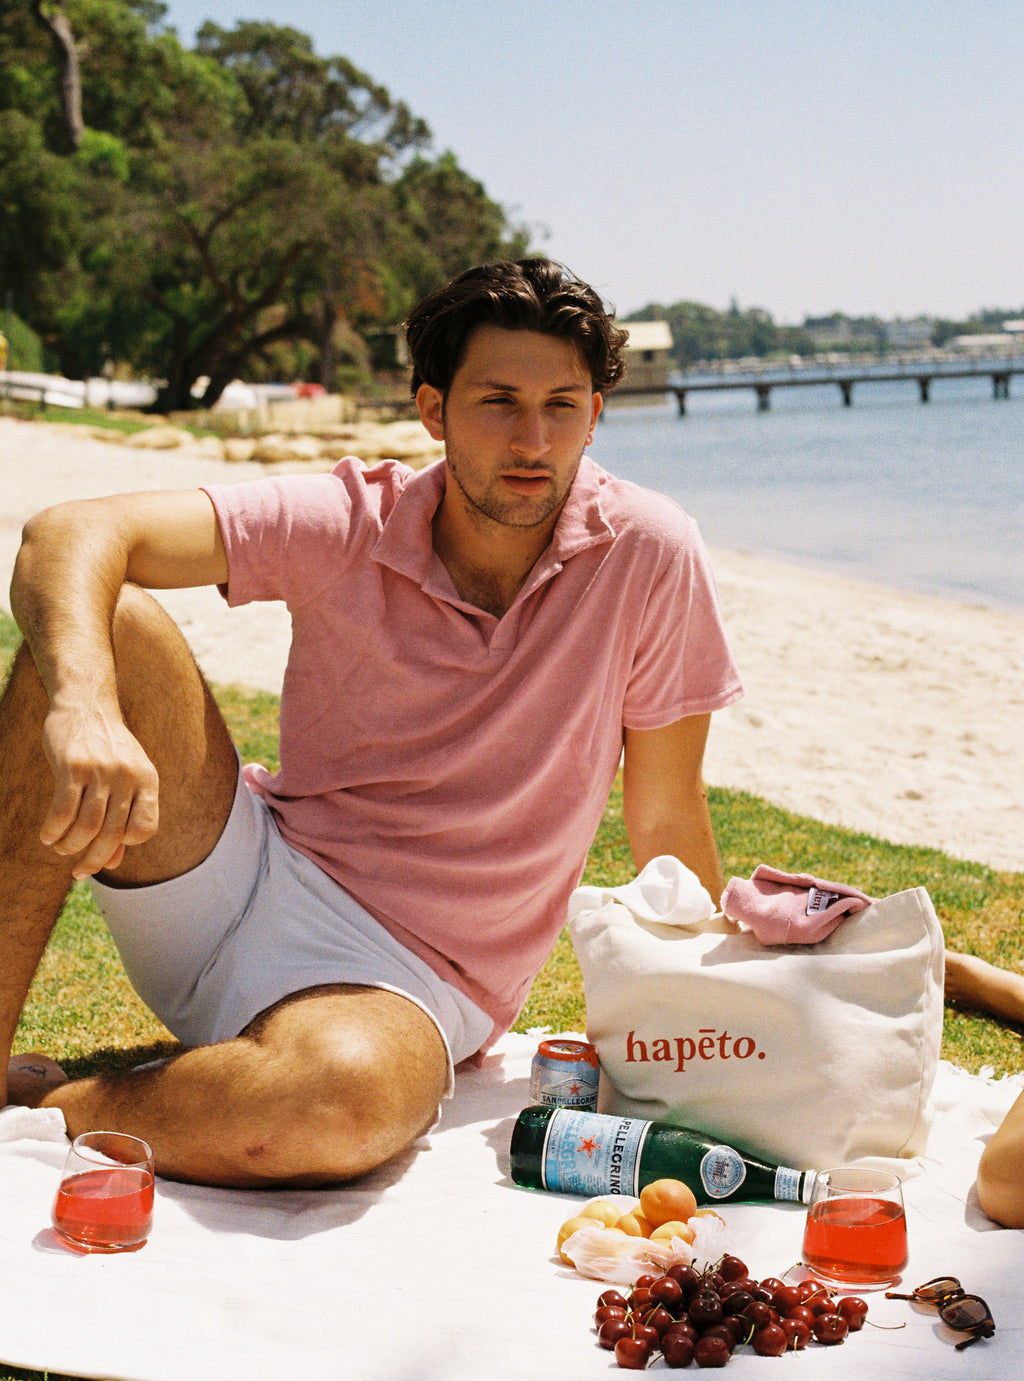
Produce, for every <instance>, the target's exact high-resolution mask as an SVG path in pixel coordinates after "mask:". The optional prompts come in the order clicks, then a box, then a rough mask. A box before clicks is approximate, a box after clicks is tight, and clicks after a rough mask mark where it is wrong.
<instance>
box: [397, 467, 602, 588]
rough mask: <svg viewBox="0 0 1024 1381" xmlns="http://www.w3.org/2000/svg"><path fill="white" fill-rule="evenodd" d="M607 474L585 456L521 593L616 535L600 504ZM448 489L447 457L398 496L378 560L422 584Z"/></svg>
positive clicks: (429, 566)
mask: <svg viewBox="0 0 1024 1381" xmlns="http://www.w3.org/2000/svg"><path fill="white" fill-rule="evenodd" d="M603 477H604V471H603V470H601V469H600V467H599V466H597V465H595V464H594V462H593V461H592V460H591V459H590V457H589V456H584V457H583V459H582V460H581V461H580V468H579V470H578V471H577V472H576V478H575V479H574V480H573V484H572V488H571V489H570V490H569V497H568V499H567V500H566V502H565V507H564V508H563V509H562V512H561V513H560V514H559V518H558V522H557V524H556V525H555V530H554V532H553V534H552V536H551V541H550V542H549V543H548V546H547V547H546V548H545V550H544V551H543V552H542V553H541V554H540V556H539V558H538V559H537V563H536V565H535V566H534V568H533V571H532V572H531V573H530V577H529V579H528V581H527V583H526V585H525V586H524V588H523V590H521V591H520V596H522V595H524V594H526V593H528V592H529V591H530V590H532V589H536V588H537V586H538V585H539V584H540V583H541V582H542V581H544V580H547V579H550V577H551V576H553V575H555V574H557V572H558V571H560V570H561V569H562V566H563V565H564V564H565V562H566V561H568V560H569V559H570V558H571V557H573V556H576V555H577V553H579V552H581V551H585V550H586V549H587V548H588V547H595V546H600V545H602V544H603V543H607V542H611V541H612V540H613V539H614V537H615V529H614V528H613V527H612V525H611V523H610V522H609V520H608V518H607V516H606V514H605V512H604V509H603V507H602V503H601V498H602V494H601V491H602V488H603V485H602V480H603ZM444 490H445V465H444V461H443V460H439V461H436V462H435V463H434V464H433V465H428V466H427V467H426V468H425V469H423V470H418V471H417V472H416V473H415V474H414V475H413V476H412V477H411V478H410V479H409V480H408V482H407V483H406V485H405V487H404V488H403V490H402V492H401V493H400V494H399V496H398V498H397V499H396V500H395V504H394V507H393V508H392V510H391V512H390V514H389V515H388V516H387V518H386V519H385V520H384V528H383V531H382V532H381V535H380V537H379V538H378V539H377V542H376V545H375V546H374V549H373V558H374V560H375V561H378V562H380V564H381V565H382V566H388V567H390V569H391V570H394V571H397V572H398V573H399V574H400V575H404V576H407V577H408V578H409V579H410V580H415V581H416V583H417V584H419V585H421V586H423V587H424V588H426V587H427V584H428V581H429V578H430V573H431V569H432V567H433V566H434V564H435V562H436V560H437V558H436V557H435V555H434V547H433V531H432V524H433V518H434V514H435V513H436V512H437V506H438V504H439V503H440V502H441V499H442V496H443V495H444ZM438 564H439V563H438ZM430 583H431V584H432V583H433V582H430ZM435 593H436V591H435Z"/></svg>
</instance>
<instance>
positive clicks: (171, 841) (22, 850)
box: [0, 587, 238, 1092]
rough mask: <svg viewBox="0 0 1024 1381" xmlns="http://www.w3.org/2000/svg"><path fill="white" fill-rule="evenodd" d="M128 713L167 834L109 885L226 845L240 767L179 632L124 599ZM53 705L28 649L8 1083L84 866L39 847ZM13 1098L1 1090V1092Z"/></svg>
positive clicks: (5, 786)
mask: <svg viewBox="0 0 1024 1381" xmlns="http://www.w3.org/2000/svg"><path fill="white" fill-rule="evenodd" d="M114 650H115V658H116V663H117V667H118V688H119V692H120V695H121V701H122V709H123V712H124V716H125V719H126V721H127V722H128V724H129V727H130V728H131V729H132V732H133V733H135V735H136V737H138V739H139V741H140V742H141V743H142V744H143V746H144V747H145V749H146V751H147V753H148V754H149V755H150V757H151V759H152V761H153V763H154V765H155V766H156V768H157V771H158V773H159V776H160V811H161V825H160V829H159V830H158V831H157V833H156V834H155V835H154V836H153V838H151V839H150V840H148V841H147V842H146V843H145V844H140V845H138V846H136V847H134V848H131V849H129V850H128V852H127V853H126V855H125V858H124V860H123V862H122V863H121V865H120V867H118V868H117V869H116V871H115V872H113V873H110V874H108V875H106V877H105V879H104V880H105V881H108V882H111V883H113V884H114V885H122V886H131V885H133V884H139V883H147V882H156V881H159V880H161V879H163V878H168V877H175V876H177V875H179V874H180V873H183V872H187V871H188V870H189V869H190V868H193V867H195V866H196V865H197V864H198V863H200V862H201V861H202V860H203V859H204V858H205V857H206V856H207V854H209V852H210V851H211V850H212V848H213V846H214V844H216V842H217V840H218V839H219V838H220V834H221V831H222V830H223V828H224V824H225V821H226V820H227V817H228V814H229V812H230V809H231V803H232V801H233V799H234V792H235V785H236V782H237V775H238V759H237V756H236V754H235V750H234V747H233V745H232V743H231V739H230V737H229V735H228V732H227V729H226V727H225V725H224V722H223V720H222V718H221V716H220V712H219V710H218V709H217V706H216V704H215V702H214V701H213V698H212V696H211V695H210V693H209V691H208V690H207V687H206V685H205V683H204V682H203V679H202V677H201V675H200V674H199V670H198V668H197V667H196V664H195V661H194V659H193V657H192V654H191V652H190V651H189V649H188V647H187V645H186V644H185V642H184V639H183V638H182V637H181V634H180V632H179V631H178V629H177V627H176V625H175V624H174V622H173V621H172V620H171V619H170V618H169V616H168V615H167V614H166V613H165V612H164V610H163V609H162V608H161V607H160V606H159V605H158V604H157V603H156V601H155V600H153V599H152V598H151V597H150V596H149V595H147V594H145V593H144V592H143V591H141V590H137V589H134V588H133V587H125V591H124V594H123V596H122V599H121V601H120V603H119V605H118V612H117V616H116V618H115V622H114ZM47 709H48V700H47V697H46V693H45V691H44V690H43V687H42V685H41V683H40V681H39V676H38V674H37V672H36V668H35V663H34V662H33V660H32V657H31V655H30V653H29V650H28V648H27V647H26V646H22V648H21V649H20V650H19V652H18V653H17V655H16V657H15V663H14V667H13V669H12V672H11V676H10V679H9V682H8V685H7V689H6V691H5V693H4V697H3V700H2V701H0V952H2V954H3V964H2V966H0V1071H2V1075H3V1077H6V1071H7V1055H8V1054H9V1052H10V1048H11V1042H12V1041H13V1038H14V1031H15V1028H16V1026H17V1022H18V1019H19V1017H20V1015H21V1008H22V1006H23V1004H24V1001H25V995H26V993H27V991H28V987H29V984H30V983H31V981H32V977H33V975H34V973H35V971H36V968H37V967H38V964H39V960H40V958H41V956H42V953H43V950H44V949H45V948H46V944H47V941H48V940H49V937H50V934H51V932H52V930H53V927H54V924H55V922H56V920H57V917H58V916H59V915H60V912H61V908H62V907H63V905H64V901H65V899H66V897H67V894H68V892H69V890H70V888H71V883H72V875H73V869H74V863H75V860H74V859H73V858H71V857H68V856H64V855H61V854H58V853H57V852H56V851H55V850H53V849H52V848H49V847H46V846H44V845H43V844H41V843H40V840H39V828H40V825H41V823H42V820H43V817H44V816H45V814H46V811H47V808H48V806H49V804H50V798H51V796H52V793H53V774H52V772H51V770H50V766H49V764H48V762H47V760H46V757H45V755H44V753H43V749H42V739H41V735H42V725H43V720H44V718H45V715H46V713H47ZM2 1091H3V1090H0V1092H2Z"/></svg>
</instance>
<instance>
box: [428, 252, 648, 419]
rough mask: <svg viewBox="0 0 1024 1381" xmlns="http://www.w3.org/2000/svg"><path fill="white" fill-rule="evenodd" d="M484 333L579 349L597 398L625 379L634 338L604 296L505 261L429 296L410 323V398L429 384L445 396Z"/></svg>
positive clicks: (563, 271) (549, 268)
mask: <svg viewBox="0 0 1024 1381" xmlns="http://www.w3.org/2000/svg"><path fill="white" fill-rule="evenodd" d="M478 326H500V327H501V328H502V329H503V330H506V331H538V332H540V333H541V334H542V335H545V336H557V337H558V338H559V339H560V340H565V341H569V342H571V343H572V344H573V345H575V346H576V347H577V348H578V349H579V351H580V354H581V355H582V357H583V360H584V362H585V364H586V366H587V369H588V370H589V372H590V378H591V382H592V384H593V388H594V391H595V393H603V392H604V391H605V390H606V389H610V388H614V386H615V385H616V384H617V383H618V382H619V380H620V379H621V378H622V376H623V374H624V373H625V372H626V367H625V364H624V363H623V360H622V347H623V346H624V345H625V343H626V340H627V338H628V333H627V332H625V331H623V330H620V329H619V327H618V326H616V325H615V319H614V316H613V315H612V313H611V312H609V311H607V310H606V308H605V305H604V303H603V302H602V301H601V299H600V297H599V296H598V294H597V293H596V292H595V291H594V289H593V288H591V287H590V286H589V285H588V284H586V283H584V282H582V281H581V280H580V279H579V278H577V277H575V275H574V274H572V273H570V272H569V270H568V269H567V268H565V267H564V266H563V265H561V264H556V263H553V262H552V260H550V259H519V260H516V261H515V262H513V261H511V260H499V261H498V262H496V263H492V264H481V265H480V266H479V267H477V268H473V269H468V270H467V271H466V272H465V273H460V274H459V276H458V277H457V278H453V279H452V281H451V282H450V283H446V284H445V286H444V287H443V288H439V289H438V290H437V291H436V292H433V293H431V294H430V295H429V296H428V297H425V298H424V299H423V301H422V302H421V303H420V304H419V306H418V307H415V308H414V309H413V311H412V312H411V313H410V315H409V319H408V320H407V321H406V323H405V333H406V339H407V340H408V342H409V353H410V355H411V356H412V362H413V373H412V391H413V394H414V395H415V394H416V391H417V390H418V389H419V387H420V385H421V384H430V385H431V387H432V388H436V389H438V390H439V391H440V392H441V393H442V394H443V395H444V396H445V397H447V395H448V390H449V388H450V387H451V383H452V379H453V378H454V377H455V373H456V370H457V369H458V368H459V365H460V364H461V363H462V361H463V359H464V358H465V354H466V347H467V345H468V343H469V337H470V335H471V333H472V332H473V331H475V330H476V328H477V327H478Z"/></svg>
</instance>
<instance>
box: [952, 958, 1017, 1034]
mask: <svg viewBox="0 0 1024 1381" xmlns="http://www.w3.org/2000/svg"><path fill="white" fill-rule="evenodd" d="M945 995H946V999H947V1001H950V1002H957V1003H959V1004H961V1005H962V1006H964V1007H973V1008H975V1009H976V1010H977V1011H979V1012H987V1013H988V1014H989V1015H991V1016H995V1017H999V1018H1001V1019H1002V1020H1003V1021H1013V1022H1018V1023H1020V1024H1021V1025H1024V974H1019V973H1014V972H1013V971H1012V970H1011V969H1001V968H997V967H996V966H995V964H989V963H986V961H985V960H984V959H979V958H978V957H977V955H974V954H959V953H957V952H956V951H954V950H947V951H946V985H945Z"/></svg>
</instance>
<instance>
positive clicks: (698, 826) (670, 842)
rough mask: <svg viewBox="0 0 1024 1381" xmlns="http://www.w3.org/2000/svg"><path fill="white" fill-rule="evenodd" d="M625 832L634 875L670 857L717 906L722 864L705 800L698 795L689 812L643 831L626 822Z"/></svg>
mask: <svg viewBox="0 0 1024 1381" xmlns="http://www.w3.org/2000/svg"><path fill="white" fill-rule="evenodd" d="M626 832H627V834H628V836H629V845H630V852H631V853H632V855H633V862H634V863H635V865H636V868H637V871H639V870H640V869H641V868H643V867H644V866H645V865H646V864H648V863H649V862H650V861H651V859H652V858H658V857H659V856H660V855H662V854H671V855H672V856H673V857H675V858H678V859H679V861H680V862H681V863H685V865H686V866H687V868H689V869H690V871H691V872H693V873H696V875H697V877H698V878H699V879H700V881H701V883H702V884H703V885H704V886H705V887H706V888H707V890H708V892H709V893H710V895H711V900H712V901H713V902H714V904H715V905H716V906H717V905H718V899H719V897H720V896H721V895H722V890H723V887H724V882H723V878H722V864H721V860H720V859H719V856H718V846H717V845H716V843H715V833H714V829H713V828H712V825H711V816H710V815H709V813H708V807H707V799H706V797H705V796H703V795H701V797H700V798H699V800H696V801H694V802H693V803H692V805H691V806H690V808H689V809H688V810H686V811H684V812H680V813H678V814H675V815H673V816H672V817H671V818H670V819H666V820H664V821H662V822H660V824H655V825H651V826H647V827H644V826H642V825H639V824H637V823H634V824H633V827H632V828H630V826H629V822H628V820H627V825H626Z"/></svg>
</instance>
